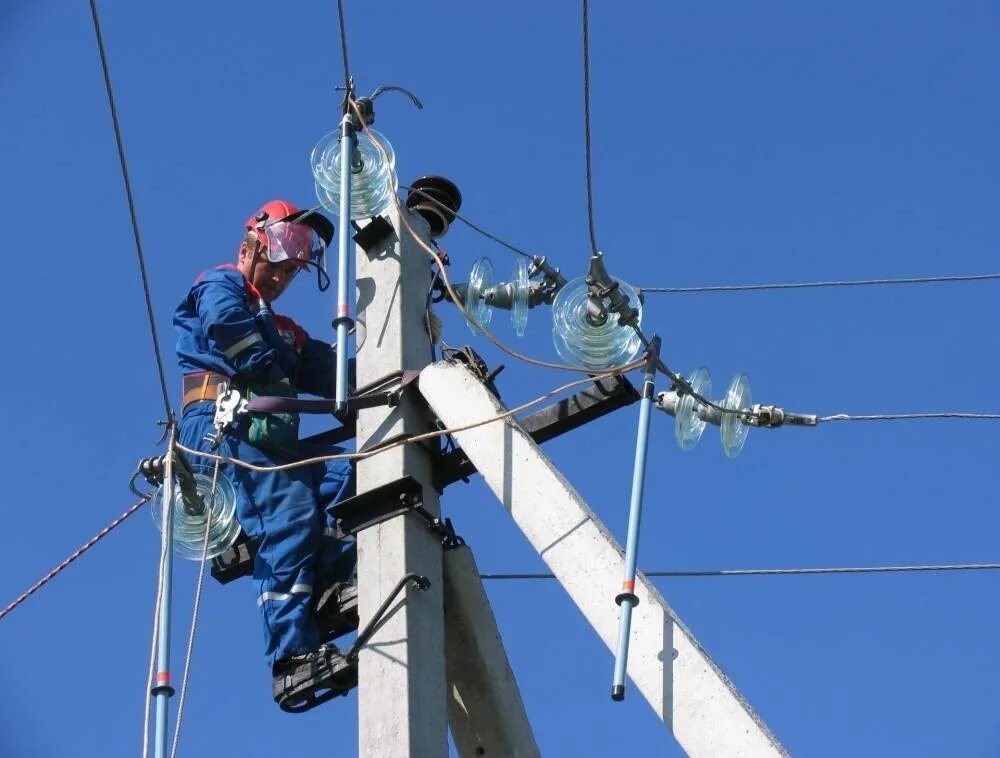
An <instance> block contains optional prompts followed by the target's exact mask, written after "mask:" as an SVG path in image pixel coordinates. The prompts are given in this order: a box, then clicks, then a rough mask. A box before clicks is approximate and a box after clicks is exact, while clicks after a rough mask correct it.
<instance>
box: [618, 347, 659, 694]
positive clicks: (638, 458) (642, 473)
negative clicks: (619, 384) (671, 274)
mask: <svg viewBox="0 0 1000 758" xmlns="http://www.w3.org/2000/svg"><path fill="white" fill-rule="evenodd" d="M659 355H660V338H659V337H653V339H652V340H650V343H649V347H648V348H647V357H646V376H645V378H644V380H643V384H642V399H641V400H640V401H639V430H638V432H637V433H636V440H635V465H634V467H633V469H632V499H631V502H630V504H629V511H628V537H627V538H626V541H625V579H624V581H623V582H622V591H621V593H620V594H619V595H618V596H617V597H616V598H615V602H616V603H618V605H619V606H620V607H621V611H620V614H619V617H618V650H617V652H616V653H615V674H614V681H613V682H612V684H611V699H612V700H624V699H625V669H626V667H627V665H628V642H629V634H630V632H631V629H632V609H633V608H634V607H635V606H636V605H637V604H638V603H639V600H638V598H637V597H636V596H635V570H636V569H635V566H636V562H637V561H638V559H639V521H640V519H641V518H642V489H643V485H644V484H645V480H646V450H647V448H648V446H649V416H650V412H651V411H652V409H653V383H654V381H655V380H656V363H657V358H658V357H659Z"/></svg>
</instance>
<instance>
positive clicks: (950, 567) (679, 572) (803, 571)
mask: <svg viewBox="0 0 1000 758" xmlns="http://www.w3.org/2000/svg"><path fill="white" fill-rule="evenodd" d="M995 569H1000V563H955V564H929V565H914V566H833V567H829V568H770V569H768V568H761V569H704V570H699V569H676V570H663V571H643V572H642V573H643V574H644V575H645V576H649V577H674V578H693V577H720V576H797V575H817V574H903V573H915V572H927V571H992V570H995ZM479 577H480V578H481V579H555V575H554V574H549V573H516V574H511V573H508V574H480V575H479Z"/></svg>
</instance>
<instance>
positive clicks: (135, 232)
mask: <svg viewBox="0 0 1000 758" xmlns="http://www.w3.org/2000/svg"><path fill="white" fill-rule="evenodd" d="M90 15H91V17H92V18H93V21H94V34H95V35H96V36H97V52H98V53H99V55H100V57H101V70H102V72H103V73H104V89H105V91H106V92H107V95H108V105H109V106H110V108H111V123H112V126H113V127H114V132H115V145H116V146H117V148H118V162H119V163H120V164H121V170H122V179H123V180H124V183H125V197H126V199H127V200H128V213H129V218H130V219H131V221H132V236H133V237H134V238H135V250H136V256H137V258H138V261H139V276H140V278H141V279H142V291H143V295H144V297H145V299H146V316H147V318H148V319H149V331H150V336H151V338H152V341H153V354H154V355H155V356H156V370H157V372H158V373H159V376H160V390H161V392H162V393H163V409H164V412H165V413H166V414H167V421H168V422H169V421H171V420H172V419H173V417H174V414H173V410H172V408H171V406H170V393H169V391H168V390H167V379H166V374H165V372H164V370H163V356H162V355H161V354H160V339H159V336H158V335H157V333H156V319H155V317H154V315H153V297H152V295H151V293H150V289H149V277H148V276H147V274H146V257H145V255H144V254H143V252H142V239H141V237H140V236H139V220H138V218H137V216H136V212H135V198H134V197H133V195H132V182H131V180H130V179H129V174H128V163H127V162H126V160H125V145H124V142H123V140H122V133H121V125H120V124H119V122H118V108H117V106H116V105H115V95H114V90H113V89H112V87H111V71H110V69H109V67H108V57H107V53H106V52H105V49H104V36H103V35H102V34H101V23H100V20H99V19H98V16H97V2H96V0H90Z"/></svg>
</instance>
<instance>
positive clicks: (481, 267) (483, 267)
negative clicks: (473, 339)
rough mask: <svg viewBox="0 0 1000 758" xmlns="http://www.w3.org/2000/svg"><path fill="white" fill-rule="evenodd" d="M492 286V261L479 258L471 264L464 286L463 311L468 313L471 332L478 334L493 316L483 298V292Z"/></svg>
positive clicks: (490, 308)
mask: <svg viewBox="0 0 1000 758" xmlns="http://www.w3.org/2000/svg"><path fill="white" fill-rule="evenodd" d="M492 286H493V262H492V261H491V260H490V259H489V258H480V259H479V260H477V261H476V262H475V263H473V264H472V270H471V271H470V272H469V283H468V285H467V286H466V288H465V303H464V305H465V311H466V313H468V314H469V318H470V319H471V321H468V324H469V328H470V329H471V330H472V332H473V334H478V333H479V332H481V331H482V330H483V329H485V328H486V327H487V326H489V323H490V319H491V318H493V308H492V307H491V306H490V305H488V304H487V303H486V300H484V299H483V293H484V292H486V290H488V289H489V288H490V287H492Z"/></svg>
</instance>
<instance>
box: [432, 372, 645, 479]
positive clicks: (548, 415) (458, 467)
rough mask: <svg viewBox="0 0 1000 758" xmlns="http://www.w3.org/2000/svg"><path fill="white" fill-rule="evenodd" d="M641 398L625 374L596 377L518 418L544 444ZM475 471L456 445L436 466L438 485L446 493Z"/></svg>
mask: <svg viewBox="0 0 1000 758" xmlns="http://www.w3.org/2000/svg"><path fill="white" fill-rule="evenodd" d="M638 400H639V393H638V391H637V390H636V388H635V387H634V386H633V385H632V383H631V382H629V380H628V379H626V378H625V377H623V376H618V377H607V378H604V379H595V380H594V386H593V387H588V388H587V389H584V390H581V391H580V392H577V393H576V394H575V395H572V396H571V397H568V398H565V399H564V400H559V401H558V402H556V403H553V404H552V405H549V406H546V407H545V408H542V409H541V410H539V411H536V412H535V413H532V414H530V415H528V416H525V417H524V418H522V419H518V424H519V425H520V426H521V428H522V429H524V431H525V432H527V433H528V434H529V435H530V436H531V439H532V440H534V441H535V442H536V443H538V444H541V443H543V442H548V441H549V440H551V439H554V438H556V437H559V436H561V435H563V434H566V433H567V432H571V431H573V430H574V429H579V428H580V427H581V426H583V425H584V424H587V423H589V422H591V421H595V420H596V419H599V418H601V417H602V416H606V415H608V414H609V413H612V412H614V411H616V410H619V409H620V408H626V407H628V406H630V405H632V404H633V403H635V402H637V401H638ZM475 473H476V466H475V464H474V463H473V462H472V461H471V460H469V458H468V456H467V455H466V454H465V452H464V451H463V450H462V449H461V448H455V449H453V450H451V451H449V452H446V453H443V454H442V455H441V456H440V457H439V458H438V460H437V464H436V466H435V469H434V486H435V487H436V488H437V490H438V491H439V492H442V491H443V490H444V488H445V487H447V486H448V485H449V484H454V483H455V482H457V481H459V480H462V481H466V482H467V481H468V478H469V477H470V476H472V475H473V474H475Z"/></svg>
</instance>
